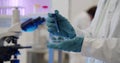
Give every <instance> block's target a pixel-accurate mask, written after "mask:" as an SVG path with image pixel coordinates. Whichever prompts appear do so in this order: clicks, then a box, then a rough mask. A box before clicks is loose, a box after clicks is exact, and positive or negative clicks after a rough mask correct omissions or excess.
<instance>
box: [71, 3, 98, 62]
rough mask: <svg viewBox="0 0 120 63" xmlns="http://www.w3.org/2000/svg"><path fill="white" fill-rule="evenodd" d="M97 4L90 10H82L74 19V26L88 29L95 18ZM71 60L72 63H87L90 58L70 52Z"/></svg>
mask: <svg viewBox="0 0 120 63" xmlns="http://www.w3.org/2000/svg"><path fill="white" fill-rule="evenodd" d="M96 9H97V6H96V5H95V6H92V7H90V8H89V9H88V10H86V11H83V12H81V13H80V14H79V15H78V16H77V17H75V19H74V20H73V21H72V25H73V27H76V28H78V29H86V28H88V27H89V26H90V23H91V21H92V20H93V18H94V15H95V12H96ZM69 58H70V59H69V62H70V63H87V62H86V61H87V60H89V59H87V58H86V57H85V56H82V55H81V54H80V53H69Z"/></svg>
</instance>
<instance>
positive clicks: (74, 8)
mask: <svg viewBox="0 0 120 63" xmlns="http://www.w3.org/2000/svg"><path fill="white" fill-rule="evenodd" d="M97 2H98V0H70V20H73V18H74V17H75V16H76V15H77V14H79V13H80V12H81V11H83V10H86V9H88V8H89V7H91V6H93V5H96V4H97Z"/></svg>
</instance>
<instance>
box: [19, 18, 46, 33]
mask: <svg viewBox="0 0 120 63" xmlns="http://www.w3.org/2000/svg"><path fill="white" fill-rule="evenodd" d="M44 22H45V18H42V17H37V18H36V19H33V18H30V19H28V20H27V21H26V22H24V23H22V25H21V28H22V30H23V31H25V32H32V31H34V30H36V29H37V28H38V26H39V25H41V24H43V23H44Z"/></svg>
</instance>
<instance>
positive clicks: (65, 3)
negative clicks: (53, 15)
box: [51, 0, 69, 18]
mask: <svg viewBox="0 0 120 63" xmlns="http://www.w3.org/2000/svg"><path fill="white" fill-rule="evenodd" d="M51 6H52V12H53V10H56V9H57V10H59V11H60V14H62V15H64V16H65V17H67V18H68V11H69V0H52V5H51Z"/></svg>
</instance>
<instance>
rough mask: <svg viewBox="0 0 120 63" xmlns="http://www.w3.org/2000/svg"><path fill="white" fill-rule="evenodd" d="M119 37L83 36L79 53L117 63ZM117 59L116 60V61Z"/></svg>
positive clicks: (119, 51)
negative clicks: (95, 37)
mask: <svg viewBox="0 0 120 63" xmlns="http://www.w3.org/2000/svg"><path fill="white" fill-rule="evenodd" d="M119 41H120V38H119V39H118V38H108V39H102V38H101V39H100V38H99V39H94V38H85V39H84V42H83V46H82V51H81V53H82V54H83V55H85V56H88V57H94V58H96V59H99V60H102V61H105V62H109V63H119V62H120V60H119V58H120V56H119V55H120V50H119V49H120V42H119ZM117 61H118V62H117Z"/></svg>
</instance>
